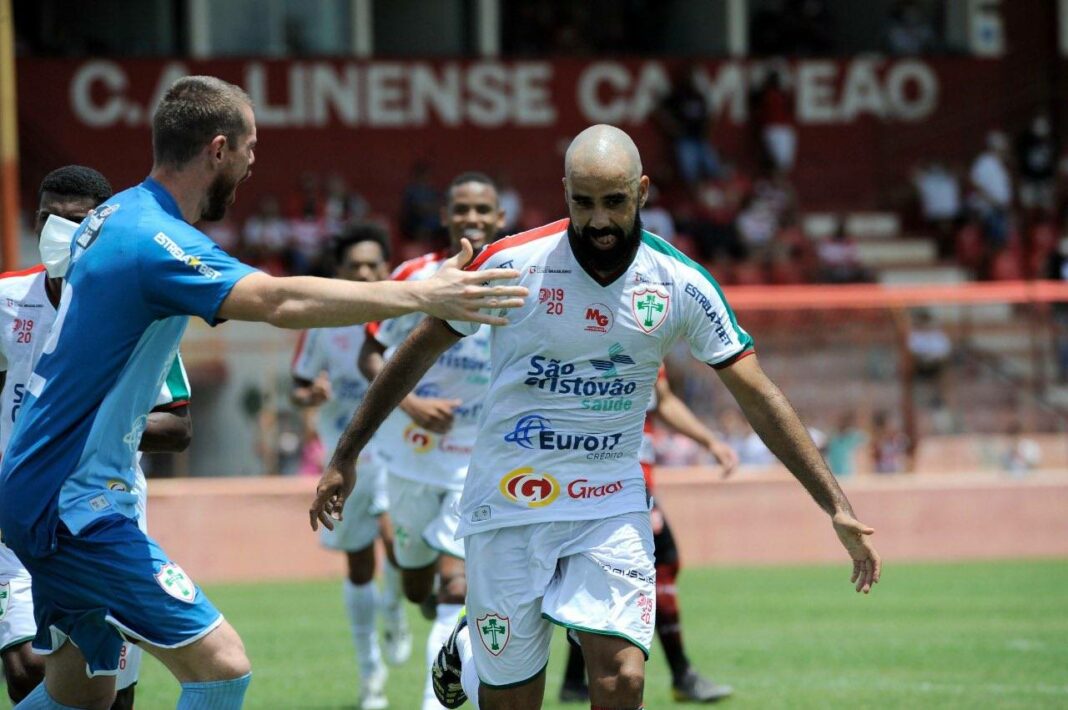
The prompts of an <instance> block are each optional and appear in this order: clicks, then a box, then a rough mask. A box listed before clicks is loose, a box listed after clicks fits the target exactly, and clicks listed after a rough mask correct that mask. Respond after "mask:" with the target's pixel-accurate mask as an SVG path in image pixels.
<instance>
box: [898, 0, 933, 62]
mask: <svg viewBox="0 0 1068 710" xmlns="http://www.w3.org/2000/svg"><path fill="white" fill-rule="evenodd" d="M937 40H938V38H937V36H936V35H935V31H934V26H933V23H932V21H931V18H930V17H927V16H926V15H925V13H924V11H923V9H922V8H921V7H920V4H919V3H918V2H916V0H901V2H898V3H897V4H895V5H894V7H893V8H891V10H890V21H889V22H888V23H887V25H886V48H887V51H889V53H890V54H896V55H898V56H915V55H918V54H927V53H928V52H931V51H933V50H935V49H937Z"/></svg>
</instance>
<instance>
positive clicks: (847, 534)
mask: <svg viewBox="0 0 1068 710" xmlns="http://www.w3.org/2000/svg"><path fill="white" fill-rule="evenodd" d="M832 520H833V523H834V531H835V532H836V533H838V539H839V540H841V541H842V545H843V546H844V547H845V549H846V551H847V552H848V553H849V556H850V557H852V558H853V576H852V577H850V578H849V581H850V582H854V583H855V584H856V585H857V591H858V592H864V593H865V594H867V593H868V592H870V591H871V588H872V585H873V584H875V583H876V582H878V581H879V575H880V574H881V573H882V560H881V559H879V553H877V552H876V551H875V548H874V547H872V546H871V543H870V542H868V539H867V536H868V535H871V534H873V533H874V532H875V530H874V529H873V528H869V527H868V526H867V525H865V524H864V523H862V522H860V521H859V520H857V519H856V518H854V517H853V516H852V515H850V514H848V513H845V512H840V513H836V514H835V516H834V518H833V519H832Z"/></svg>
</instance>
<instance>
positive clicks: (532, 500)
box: [499, 466, 560, 508]
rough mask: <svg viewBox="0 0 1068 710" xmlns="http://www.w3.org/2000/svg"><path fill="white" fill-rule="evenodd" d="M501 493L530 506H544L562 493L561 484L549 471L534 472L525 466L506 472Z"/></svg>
mask: <svg viewBox="0 0 1068 710" xmlns="http://www.w3.org/2000/svg"><path fill="white" fill-rule="evenodd" d="M499 488H500V491H501V495H502V496H504V497H505V498H507V499H508V500H512V501H515V502H516V503H522V504H523V505H525V506H527V507H528V508H544V507H545V506H547V505H549V504H551V503H552V502H553V501H554V500H556V497H557V496H558V495H560V484H559V483H557V481H556V479H555V478H553V477H552V476H551V475H549V474H548V473H544V472H542V473H534V469H533V468H531V467H530V466H523V467H521V468H517V469H515V470H514V471H512V472H510V473H508V474H506V475H505V476H504V478H502V479H501V484H500V486H499Z"/></svg>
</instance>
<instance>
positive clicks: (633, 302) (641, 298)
mask: <svg viewBox="0 0 1068 710" xmlns="http://www.w3.org/2000/svg"><path fill="white" fill-rule="evenodd" d="M670 305H671V295H670V294H668V293H666V292H664V291H661V290H659V289H656V288H653V287H650V286H648V285H644V286H641V287H639V288H636V289H635V290H634V293H632V294H631V297H630V306H631V311H632V312H633V314H634V320H636V321H637V322H638V327H639V328H641V329H642V330H643V331H644V332H646V333H652V332H653V331H655V330H656V329H657V328H659V327H660V326H661V325H663V324H664V321H665V320H666V319H667V315H668V308H669V306H670Z"/></svg>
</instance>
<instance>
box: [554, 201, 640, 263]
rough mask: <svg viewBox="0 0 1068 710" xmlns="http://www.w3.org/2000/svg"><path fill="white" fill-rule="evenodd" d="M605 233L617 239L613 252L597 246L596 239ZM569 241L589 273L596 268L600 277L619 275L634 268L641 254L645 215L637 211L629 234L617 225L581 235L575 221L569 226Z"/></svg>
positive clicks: (592, 229) (577, 257) (589, 229)
mask: <svg viewBox="0 0 1068 710" xmlns="http://www.w3.org/2000/svg"><path fill="white" fill-rule="evenodd" d="M605 234H614V235H615V236H616V243H615V246H613V247H612V248H611V249H598V248H597V247H595V246H593V238H594V237H598V236H603V235H605ZM567 239H568V241H569V242H570V243H571V251H572V252H574V254H575V258H576V259H578V262H579V263H580V264H582V265H583V268H587V267H588V268H587V271H588V270H589V269H593V270H594V271H596V272H598V273H600V274H615V273H616V272H618V271H622V270H623V269H625V268H627V267H628V266H630V263H631V261H633V260H634V255H635V254H636V253H637V252H638V245H639V244H640V243H641V240H642V216H641V213H639V212H638V211H637V210H635V212H634V224H633V226H632V227H631V228H630V231H629V232H627V233H624V232H623V230H622V229H620V228H619V227H614V226H613V227H607V228H605V229H594V228H592V227H589V226H586V227H584V228H583V230H582V232H581V233H579V232H578V231H577V230H576V229H575V224H574V222H571V223H569V224H568V225H567Z"/></svg>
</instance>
